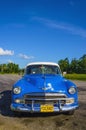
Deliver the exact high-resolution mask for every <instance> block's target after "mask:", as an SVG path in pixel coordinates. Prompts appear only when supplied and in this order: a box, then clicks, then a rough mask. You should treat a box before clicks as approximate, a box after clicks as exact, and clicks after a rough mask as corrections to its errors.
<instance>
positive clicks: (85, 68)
mask: <svg viewBox="0 0 86 130" xmlns="http://www.w3.org/2000/svg"><path fill="white" fill-rule="evenodd" d="M58 64H59V65H60V68H61V71H62V72H66V73H69V74H70V73H77V74H86V54H84V55H83V56H82V57H80V58H79V59H76V58H73V59H72V60H71V62H69V59H68V58H65V59H61V60H59V61H58ZM0 73H24V69H20V67H19V65H18V64H15V63H8V64H0Z"/></svg>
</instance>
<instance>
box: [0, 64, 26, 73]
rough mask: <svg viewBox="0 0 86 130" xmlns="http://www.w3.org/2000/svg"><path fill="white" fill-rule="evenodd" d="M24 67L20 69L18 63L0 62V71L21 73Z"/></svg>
mask: <svg viewBox="0 0 86 130" xmlns="http://www.w3.org/2000/svg"><path fill="white" fill-rule="evenodd" d="M23 71H24V69H20V68H19V65H18V64H15V63H8V64H0V73H1V74H4V73H21V72H23Z"/></svg>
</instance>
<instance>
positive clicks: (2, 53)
mask: <svg viewBox="0 0 86 130" xmlns="http://www.w3.org/2000/svg"><path fill="white" fill-rule="evenodd" d="M5 55H10V56H12V55H14V51H11V50H4V49H3V48H0V56H5Z"/></svg>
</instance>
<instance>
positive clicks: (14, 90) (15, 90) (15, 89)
mask: <svg viewBox="0 0 86 130" xmlns="http://www.w3.org/2000/svg"><path fill="white" fill-rule="evenodd" d="M13 92H14V94H19V93H20V92H21V88H20V87H16V88H14V89H13Z"/></svg>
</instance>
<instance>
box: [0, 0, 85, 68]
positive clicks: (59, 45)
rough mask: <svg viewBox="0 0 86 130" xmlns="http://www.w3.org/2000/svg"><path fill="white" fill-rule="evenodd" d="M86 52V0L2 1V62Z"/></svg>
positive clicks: (77, 55)
mask: <svg viewBox="0 0 86 130" xmlns="http://www.w3.org/2000/svg"><path fill="white" fill-rule="evenodd" d="M84 54H86V1H85V0H0V64H3V63H11V62H12V63H15V64H19V66H20V67H21V68H23V67H25V66H26V65H27V64H28V63H30V62H37V61H45V62H46V61H48V62H56V63H57V62H58V61H59V60H61V59H65V58H68V59H69V60H70V61H71V60H72V59H73V58H76V59H79V58H80V57H82V56H83V55H84Z"/></svg>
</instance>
